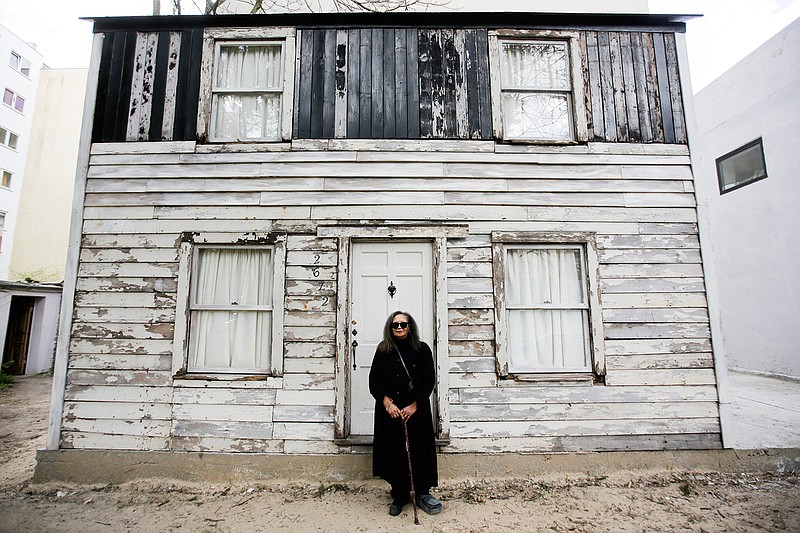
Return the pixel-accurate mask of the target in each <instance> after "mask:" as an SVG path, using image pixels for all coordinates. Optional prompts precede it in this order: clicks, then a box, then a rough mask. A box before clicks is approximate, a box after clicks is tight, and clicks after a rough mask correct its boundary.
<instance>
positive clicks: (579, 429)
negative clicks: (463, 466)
mask: <svg viewBox="0 0 800 533" xmlns="http://www.w3.org/2000/svg"><path fill="white" fill-rule="evenodd" d="M451 427H452V430H451V431H452V433H451V435H452V436H453V437H463V438H470V437H488V436H501V437H523V436H527V435H529V436H533V437H536V436H550V435H619V434H622V435H647V434H654V433H657V434H669V433H710V432H713V431H715V430H718V428H719V420H718V419H717V418H714V417H712V418H672V419H650V420H642V419H634V420H598V419H594V420H582V421H580V422H577V421H572V420H569V421H562V420H529V421H525V422H506V421H503V422H497V421H489V422H453V423H452V425H451Z"/></svg>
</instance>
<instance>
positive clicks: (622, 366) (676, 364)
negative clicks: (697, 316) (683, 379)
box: [606, 353, 714, 371]
mask: <svg viewBox="0 0 800 533" xmlns="http://www.w3.org/2000/svg"><path fill="white" fill-rule="evenodd" d="M713 366H714V358H713V355H712V354H711V353H685V354H669V355H668V356H665V354H645V355H614V356H609V357H607V358H606V367H607V368H608V370H609V371H611V370H654V369H665V368H669V369H679V368H682V369H687V368H713Z"/></svg>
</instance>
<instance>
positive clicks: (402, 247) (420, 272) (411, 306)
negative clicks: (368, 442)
mask: <svg viewBox="0 0 800 533" xmlns="http://www.w3.org/2000/svg"><path fill="white" fill-rule="evenodd" d="M432 258H433V249H432V245H431V243H427V242H380V243H378V242H355V243H353V248H352V265H353V268H352V271H351V275H352V280H351V285H350V286H351V287H352V294H351V298H350V305H351V307H350V318H351V324H350V332H349V333H350V339H349V346H350V350H351V352H350V356H351V361H350V365H349V369H350V370H349V371H350V385H351V389H350V434H351V435H371V434H372V431H373V427H372V426H373V417H374V411H375V399H374V398H372V396H370V394H369V370H370V367H371V364H372V357H373V356H374V355H375V349H376V348H377V346H378V344H379V343H380V341H381V339H382V336H383V325H384V323H385V321H386V319H387V318H388V316H389V314H391V313H392V312H394V311H407V312H409V313H411V314H412V315H413V316H414V319H415V320H416V321H417V325H418V326H419V328H420V337H421V338H422V340H423V341H425V342H427V343H428V344H429V345H431V346H433V328H434V316H433V259H432ZM390 286H392V287H393V288H394V289H395V292H394V295H392V294H391V293H390V291H389V287H390ZM353 341H355V342H356V343H357V346H355V347H354V346H353Z"/></svg>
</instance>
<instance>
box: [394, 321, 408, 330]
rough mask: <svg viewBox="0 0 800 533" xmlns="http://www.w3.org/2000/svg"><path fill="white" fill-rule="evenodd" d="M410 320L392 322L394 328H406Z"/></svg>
mask: <svg viewBox="0 0 800 533" xmlns="http://www.w3.org/2000/svg"><path fill="white" fill-rule="evenodd" d="M407 327H408V322H392V329H406V328H407Z"/></svg>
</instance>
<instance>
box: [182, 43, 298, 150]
mask: <svg viewBox="0 0 800 533" xmlns="http://www.w3.org/2000/svg"><path fill="white" fill-rule="evenodd" d="M294 32H295V30H294V29H292V28H252V29H244V30H239V31H237V32H235V35H236V37H235V39H236V40H233V39H232V38H231V37H230V35H231V33H230V32H228V31H226V30H225V29H207V30H206V36H205V39H206V45H205V46H206V51H207V53H208V55H209V56H211V57H210V58H204V61H213V65H208V70H207V71H208V72H212V75H211V76H210V77H211V79H210V80H208V82H207V87H208V90H207V92H204V93H203V94H201V100H205V101H204V102H202V103H201V113H200V115H201V116H200V117H199V118H198V132H199V133H201V134H202V133H203V132H207V133H208V139H209V140H211V141H222V142H241V141H257V142H258V141H260V142H269V141H280V140H289V139H290V138H291V104H292V89H293V82H294V68H293V65H294V61H295V54H294V39H295V37H294V35H295V34H294ZM207 64H208V63H207ZM204 115H205V116H208V117H209V119H208V124H206V123H205V118H204Z"/></svg>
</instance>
